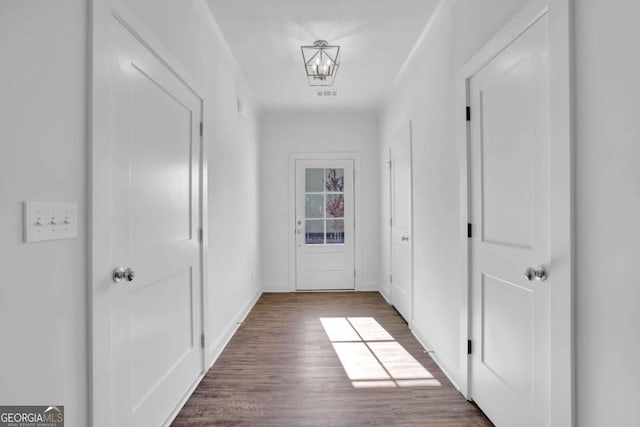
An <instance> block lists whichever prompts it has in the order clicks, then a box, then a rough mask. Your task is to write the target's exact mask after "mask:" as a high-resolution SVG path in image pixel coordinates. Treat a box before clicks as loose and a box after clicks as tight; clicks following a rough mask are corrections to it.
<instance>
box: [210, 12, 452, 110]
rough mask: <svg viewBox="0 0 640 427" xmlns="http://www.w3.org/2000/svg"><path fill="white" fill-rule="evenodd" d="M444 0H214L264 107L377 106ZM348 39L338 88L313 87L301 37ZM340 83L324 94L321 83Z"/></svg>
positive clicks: (344, 41)
mask: <svg viewBox="0 0 640 427" xmlns="http://www.w3.org/2000/svg"><path fill="white" fill-rule="evenodd" d="M439 2H440V0H323V1H318V0H207V3H208V5H209V7H210V9H211V11H212V12H213V15H214V17H215V19H216V21H217V22H218V25H219V26H220V29H221V31H222V33H223V34H224V37H225V38H226V40H227V42H228V44H229V46H230V47H231V50H232V51H233V53H234V55H235V57H236V59H237V60H238V63H239V64H240V68H241V69H242V72H243V74H244V76H245V78H246V79H247V82H248V84H249V87H250V88H251V90H252V92H253V93H254V95H255V96H256V98H257V101H258V103H259V104H260V106H261V107H262V108H263V109H264V110H327V111H332V110H371V109H374V108H377V107H378V106H379V105H380V103H381V101H382V100H383V98H384V96H385V95H386V94H387V93H388V91H389V89H390V88H391V86H392V84H393V80H394V78H395V77H396V76H397V74H398V72H399V71H400V69H401V67H402V65H403V63H404V62H405V60H406V58H407V57H408V55H409V53H410V52H411V49H412V48H413V46H414V44H415V43H416V41H417V40H418V38H419V36H420V34H421V33H422V31H423V29H424V27H425V26H426V24H427V22H428V20H429V18H430V16H431V14H432V13H433V11H434V10H435V8H436V6H437V4H438V3H439ZM318 39H324V40H327V41H328V42H329V44H332V45H336V44H337V45H340V58H341V61H340V69H339V72H338V75H337V77H336V81H335V84H334V85H333V86H332V87H331V88H320V87H311V86H309V85H308V83H307V79H306V76H305V71H304V65H303V61H302V55H301V52H300V46H301V45H311V44H313V42H314V41H315V40H318ZM321 89H331V90H334V91H337V96H335V97H324V96H322V97H320V96H318V94H317V91H318V90H321Z"/></svg>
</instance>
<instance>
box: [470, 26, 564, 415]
mask: <svg viewBox="0 0 640 427" xmlns="http://www.w3.org/2000/svg"><path fill="white" fill-rule="evenodd" d="M547 27H548V23H547V18H546V16H545V17H543V18H541V19H540V20H538V21H537V22H536V23H535V24H534V25H533V26H532V27H530V28H529V29H528V30H527V31H526V32H524V33H523V34H522V35H520V36H519V37H518V38H517V39H516V40H515V41H514V42H513V43H511V44H510V45H509V46H508V47H507V48H506V49H505V50H503V51H502V52H501V53H500V54H499V55H498V56H496V57H495V58H494V59H493V60H492V61H491V62H490V63H488V64H487V65H486V66H485V67H484V68H482V70H481V71H480V72H478V73H477V74H476V75H474V76H473V77H472V78H471V79H470V86H469V88H470V101H471V140H470V149H471V181H472V183H471V193H472V200H471V203H472V215H471V217H472V221H473V227H474V230H475V232H474V236H473V238H472V242H471V286H472V290H471V296H472V324H473V327H472V339H473V352H472V356H471V358H472V363H471V368H472V369H471V395H472V398H473V400H475V401H476V402H477V403H478V405H479V406H480V408H482V410H483V411H484V412H485V413H486V414H487V415H488V416H489V418H490V419H491V420H492V421H493V422H494V423H495V424H496V425H497V426H520V427H527V426H530V427H534V426H535V427H542V426H547V425H549V396H550V390H549V381H550V378H549V376H550V371H549V351H550V342H549V337H550V330H549V312H550V311H549V287H550V286H551V284H552V278H553V276H552V275H551V276H550V277H549V278H548V279H546V280H541V279H540V278H536V277H535V276H534V277H532V276H533V275H531V276H529V279H531V280H529V279H527V278H525V274H524V272H525V270H526V269H527V268H528V267H535V266H541V268H545V269H548V268H549V263H550V248H549V235H550V228H549V217H550V203H549V191H550V188H549V183H550V178H549V73H548V42H547V37H548V30H547ZM538 271H539V272H540V273H541V272H542V270H541V269H538ZM529 272H530V273H533V271H532V270H529ZM549 274H551V272H549Z"/></svg>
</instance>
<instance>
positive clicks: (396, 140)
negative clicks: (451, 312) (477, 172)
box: [389, 120, 415, 329]
mask: <svg viewBox="0 0 640 427" xmlns="http://www.w3.org/2000/svg"><path fill="white" fill-rule="evenodd" d="M407 126H408V132H407ZM405 132H407V133H408V136H409V186H410V191H409V196H410V198H411V200H410V204H411V206H410V208H409V214H410V215H411V218H410V223H411V224H410V227H411V229H410V233H409V244H410V245H411V271H410V272H409V277H410V280H411V292H410V294H411V295H410V297H411V304H410V307H409V310H410V311H411V312H410V314H409V319H405V320H407V323H408V325H409V328H410V329H411V328H412V327H413V311H414V305H415V303H414V294H415V291H414V288H415V287H414V270H415V269H414V261H415V259H414V247H415V245H414V239H413V237H414V233H413V226H414V206H413V201H414V195H413V191H414V188H413V122H412V121H411V120H409V121H408V122H405V123H404V124H403V125H402V126H400V127H399V128H398V130H397V131H396V132H395V133H394V137H393V143H392V144H391V145H390V146H389V161H390V162H391V168H390V169H389V184H390V186H389V212H390V215H391V220H392V221H395V218H394V217H393V212H394V210H393V209H394V205H393V204H394V201H395V192H394V186H393V183H394V181H393V177H394V175H393V174H394V172H393V171H394V170H395V169H394V165H393V152H394V151H395V150H396V149H397V148H398V147H401V146H403V145H404V144H406V141H403V140H402V138H403V137H404V134H405ZM394 223H395V222H394ZM389 253H390V257H389V273H390V274H391V277H393V274H394V271H393V226H390V230H389ZM389 285H390V286H389V293H390V301H391V304H392V305H393V281H390V283H389Z"/></svg>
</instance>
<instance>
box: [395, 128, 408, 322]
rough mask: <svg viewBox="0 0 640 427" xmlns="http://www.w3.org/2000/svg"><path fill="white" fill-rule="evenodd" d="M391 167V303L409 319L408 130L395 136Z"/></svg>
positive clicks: (401, 131) (405, 129)
mask: <svg viewBox="0 0 640 427" xmlns="http://www.w3.org/2000/svg"><path fill="white" fill-rule="evenodd" d="M390 161H391V163H390V167H391V302H392V303H393V306H394V307H395V308H396V310H398V312H399V313H400V314H401V315H402V317H403V318H404V319H405V320H406V321H407V323H410V322H411V317H412V315H413V313H412V307H413V241H412V240H413V237H412V187H411V129H410V127H409V126H408V125H407V126H405V127H404V128H403V129H401V130H400V131H399V133H398V134H397V135H396V138H395V142H394V145H393V146H392V147H391V149H390Z"/></svg>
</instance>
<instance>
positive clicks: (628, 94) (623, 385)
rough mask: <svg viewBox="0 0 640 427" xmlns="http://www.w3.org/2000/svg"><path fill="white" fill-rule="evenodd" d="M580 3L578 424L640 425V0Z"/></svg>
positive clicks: (587, 426) (577, 54)
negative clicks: (639, 413)
mask: <svg viewBox="0 0 640 427" xmlns="http://www.w3.org/2000/svg"><path fill="white" fill-rule="evenodd" d="M574 4H575V113H576V219H577V225H576V235H577V241H576V248H577V253H576V275H577V279H576V311H577V319H576V325H577V347H576V354H577V405H578V425H579V426H580V427H591V426H593V427H597V426H631V425H638V408H640V388H639V385H640V364H639V363H638V354H640V340H638V338H639V337H640V329H639V325H640V310H639V309H638V302H639V301H640V279H639V278H638V265H639V261H640V228H639V227H638V221H639V220H640V166H639V162H640V121H639V120H638V118H639V117H640V104H638V99H639V98H640V80H638V76H640V56H638V55H637V52H638V46H637V45H638V41H639V40H640V27H638V19H639V18H640V2H637V1H613V2H602V1H599V0H580V1H575V2H574Z"/></svg>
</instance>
